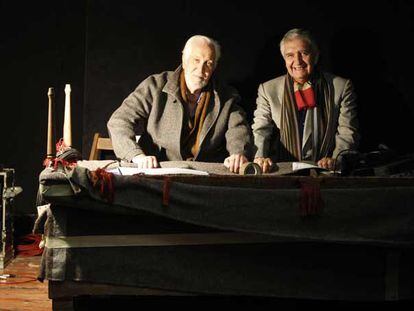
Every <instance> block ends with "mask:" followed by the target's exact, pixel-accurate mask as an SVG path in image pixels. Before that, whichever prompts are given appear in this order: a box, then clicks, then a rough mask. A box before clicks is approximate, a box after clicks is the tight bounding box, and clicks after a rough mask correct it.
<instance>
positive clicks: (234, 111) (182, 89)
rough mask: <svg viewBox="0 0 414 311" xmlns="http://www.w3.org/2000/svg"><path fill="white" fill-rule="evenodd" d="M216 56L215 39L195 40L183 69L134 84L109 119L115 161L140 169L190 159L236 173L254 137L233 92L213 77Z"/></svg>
mask: <svg viewBox="0 0 414 311" xmlns="http://www.w3.org/2000/svg"><path fill="white" fill-rule="evenodd" d="M220 53H221V51H220V46H219V44H218V43H217V42H216V41H215V40H213V39H211V38H208V37H206V36H201V35H196V36H193V37H191V38H190V39H188V41H187V42H186V44H185V46H184V49H183V53H182V65H180V66H179V67H178V68H177V69H176V70H175V71H166V72H162V73H160V74H155V75H151V76H149V77H148V78H147V79H145V80H144V81H143V82H142V83H141V84H139V85H138V87H137V88H136V89H135V91H133V92H132V93H131V94H130V95H129V96H128V97H127V98H126V99H125V100H124V101H123V103H122V104H121V106H120V107H119V108H118V109H117V110H116V111H115V112H114V113H113V114H112V116H111V118H110V120H109V121H108V130H109V134H110V136H111V139H112V144H113V147H114V151H115V154H116V155H117V157H118V158H120V159H123V160H127V161H131V162H134V163H136V164H137V165H138V167H139V168H156V167H158V166H159V162H160V161H179V160H189V161H203V162H223V163H224V165H225V166H226V167H227V168H228V169H229V170H230V171H231V172H235V173H237V172H238V171H239V169H240V166H241V165H242V164H243V163H245V162H247V161H248V156H249V152H250V150H251V145H252V138H251V132H250V128H249V125H248V123H247V121H246V115H245V112H244V111H243V109H242V108H241V107H240V106H239V105H238V104H237V103H238V102H239V101H240V96H239V95H238V93H237V91H236V90H235V89H233V88H231V87H227V86H223V85H220V84H219V83H218V82H217V81H216V79H214V71H215V69H216V67H217V64H218V60H219V58H220ZM136 135H138V136H140V139H139V141H138V142H136V140H135V137H136Z"/></svg>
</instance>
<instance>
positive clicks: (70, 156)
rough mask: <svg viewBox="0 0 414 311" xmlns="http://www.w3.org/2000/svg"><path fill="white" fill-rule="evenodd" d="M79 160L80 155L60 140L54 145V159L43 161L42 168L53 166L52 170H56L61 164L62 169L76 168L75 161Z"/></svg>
mask: <svg viewBox="0 0 414 311" xmlns="http://www.w3.org/2000/svg"><path fill="white" fill-rule="evenodd" d="M81 158H82V156H81V154H80V153H79V152H78V151H77V150H76V149H73V148H72V147H69V146H67V145H66V144H65V142H64V141H63V139H62V138H61V139H59V141H58V142H57V143H56V157H55V158H46V159H45V160H44V161H43V166H45V167H51V166H53V169H54V170H56V169H57V168H58V166H59V164H61V165H62V166H64V167H74V166H76V163H77V161H78V160H80V159H81Z"/></svg>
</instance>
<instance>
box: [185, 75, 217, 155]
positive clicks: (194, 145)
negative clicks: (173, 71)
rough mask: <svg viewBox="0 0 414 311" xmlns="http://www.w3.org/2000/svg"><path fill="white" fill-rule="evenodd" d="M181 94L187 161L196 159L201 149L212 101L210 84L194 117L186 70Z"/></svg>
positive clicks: (202, 95) (199, 102) (202, 93)
mask: <svg viewBox="0 0 414 311" xmlns="http://www.w3.org/2000/svg"><path fill="white" fill-rule="evenodd" d="M180 92H181V97H182V99H183V101H184V110H185V118H184V124H183V131H182V134H181V135H182V142H183V144H182V151H181V152H182V156H183V158H184V159H185V160H190V159H193V158H195V157H196V155H197V153H198V151H199V149H200V133H201V129H202V128H203V124H204V120H205V118H206V115H207V108H208V106H209V103H210V99H211V87H210V83H209V84H208V85H207V86H206V87H205V88H204V89H203V90H202V92H201V94H200V97H199V100H198V103H195V105H197V107H196V111H195V114H194V117H191V115H190V105H191V103H190V101H189V99H188V96H187V94H188V93H187V92H188V89H187V84H186V83H185V75H184V70H182V71H181V74H180Z"/></svg>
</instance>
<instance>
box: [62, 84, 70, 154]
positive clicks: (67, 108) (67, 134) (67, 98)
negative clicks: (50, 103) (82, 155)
mask: <svg viewBox="0 0 414 311" xmlns="http://www.w3.org/2000/svg"><path fill="white" fill-rule="evenodd" d="M70 92H71V89H70V84H66V86H65V117H64V121H63V142H64V143H65V145H66V146H67V147H71V146H72V120H71V109H70Z"/></svg>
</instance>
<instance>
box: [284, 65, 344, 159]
mask: <svg viewBox="0 0 414 311" xmlns="http://www.w3.org/2000/svg"><path fill="white" fill-rule="evenodd" d="M308 84H309V86H312V88H310V89H311V90H312V93H314V96H313V98H314V100H313V101H312V97H311V96H310V95H312V94H310V93H309V92H310V91H308V93H307V94H305V96H304V94H303V91H304V90H305V91H306V90H309V86H306V88H305V87H302V88H300V87H297V91H300V89H301V90H302V93H295V92H294V91H295V87H294V81H293V79H292V77H291V76H289V75H288V74H287V75H286V79H285V89H284V95H283V102H282V111H281V121H280V122H281V125H280V141H281V144H282V148H279V151H278V156H279V157H278V161H301V160H303V159H302V156H303V155H302V141H301V139H300V134H299V126H298V111H299V110H300V109H309V112H312V110H313V109H312V108H313V107H315V104H316V107H317V122H318V124H317V126H318V139H317V141H318V146H317V150H316V154H315V150H313V153H314V156H313V158H314V159H317V160H318V159H321V158H323V157H326V156H329V155H330V153H331V152H332V150H333V147H334V138H335V132H336V129H334V128H333V125H334V92H333V86H332V85H330V84H328V83H327V81H326V80H325V78H324V76H323V75H322V74H320V73H319V72H315V74H314V75H313V77H312V79H311V83H308ZM298 97H299V100H298ZM301 99H303V101H301ZM312 132H313V131H312ZM312 135H313V133H312ZM312 141H313V140H312Z"/></svg>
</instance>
